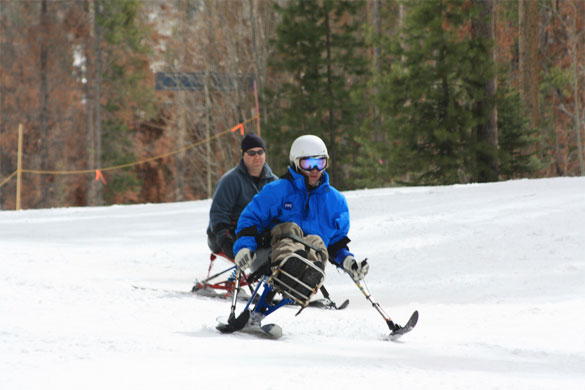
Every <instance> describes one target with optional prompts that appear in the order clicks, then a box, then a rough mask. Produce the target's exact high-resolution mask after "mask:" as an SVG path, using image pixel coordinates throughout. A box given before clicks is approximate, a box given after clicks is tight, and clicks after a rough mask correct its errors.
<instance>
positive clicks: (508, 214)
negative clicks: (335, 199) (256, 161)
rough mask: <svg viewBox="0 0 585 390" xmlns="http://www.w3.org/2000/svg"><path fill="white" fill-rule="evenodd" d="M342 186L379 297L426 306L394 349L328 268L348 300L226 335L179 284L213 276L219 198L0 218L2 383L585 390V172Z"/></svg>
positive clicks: (358, 297)
mask: <svg viewBox="0 0 585 390" xmlns="http://www.w3.org/2000/svg"><path fill="white" fill-rule="evenodd" d="M345 196H346V197H347V201H348V203H349V208H350V213H351V221H352V226H351V230H350V238H351V240H352V241H351V243H350V249H351V250H352V251H353V252H354V253H355V254H356V257H357V258H358V259H362V258H365V257H367V258H368V261H369V262H370V265H371V266H370V273H369V274H368V276H367V278H366V283H367V286H368V288H369V290H370V292H371V293H372V296H373V298H374V299H375V300H376V301H378V302H379V303H380V305H381V307H382V308H383V309H384V310H385V311H386V312H387V313H388V314H389V315H390V316H391V317H392V319H393V320H394V321H395V322H397V323H399V324H402V323H404V322H405V321H406V320H407V319H408V317H409V316H410V314H411V313H412V312H413V311H414V310H415V309H417V310H419V312H420V320H419V323H418V326H417V327H416V328H415V329H414V330H413V331H412V332H411V333H409V334H408V335H405V336H404V337H403V338H402V339H401V340H400V341H399V342H392V341H388V340H387V336H388V334H389V329H388V327H387V326H386V323H385V321H384V319H383V318H382V317H381V316H380V315H379V313H378V312H377V311H375V309H374V308H373V307H372V305H371V304H370V303H369V302H368V301H367V300H366V299H365V297H364V296H363V295H362V293H361V292H360V291H359V290H358V289H357V287H356V286H355V284H353V283H352V281H351V280H350V279H349V277H348V276H347V275H345V274H344V273H343V272H340V271H338V270H336V269H335V267H333V266H332V265H331V264H330V265H328V268H327V277H326V281H325V285H326V287H327V289H328V290H329V292H330V294H331V297H332V299H333V300H334V301H337V302H338V303H341V302H343V300H345V299H349V300H350V304H349V306H348V308H347V309H345V310H341V311H331V310H320V309H314V308H308V309H306V310H304V311H303V312H302V313H301V314H300V315H298V316H295V314H296V312H297V310H296V309H294V308H292V307H285V308H282V309H280V310H278V311H276V312H275V313H274V314H272V315H270V316H269V317H268V318H267V319H266V320H265V322H274V323H278V324H280V325H281V326H282V328H283V331H284V333H283V337H282V338H281V339H280V340H266V339H258V338H256V337H254V336H251V335H246V334H230V335H223V334H220V333H219V332H218V331H217V330H216V329H215V326H216V318H217V317H220V316H227V315H228V313H229V310H230V304H231V302H230V301H228V300H220V299H214V298H205V297H200V296H193V295H190V294H181V293H179V292H173V291H189V290H190V289H191V287H192V285H193V281H194V280H195V279H197V278H199V279H202V278H204V277H205V276H206V275H207V268H208V265H209V251H208V248H207V245H206V236H205V229H206V226H207V221H208V212H209V206H210V201H209V200H204V201H194V202H183V203H170V204H145V205H132V206H112V207H96V208H62V209H48V210H27V211H18V212H16V211H2V212H0V389H3V390H13V389H27V390H30V389H59V390H66V389H72V390H73V389H74V390H79V389H84V390H90V389H99V390H105V389H139V390H149V389H157V390H160V389H180V390H187V389H294V390H304V389H317V388H320V389H373V388H384V389H433V390H439V389H450V390H451V389H466V390H469V389H474V390H477V389H506V390H510V389H526V390H535V389H555V390H556V389H563V390H568V389H578V390H582V389H585V178H556V179H539V180H518V181H509V182H500V183H490V184H474V185H456V186H444V187H417V188H391V189H375V190H361V191H352V192H346V193H345ZM221 266H223V265H222V264H219V265H216V267H220V268H221ZM226 266H227V264H226ZM220 268H216V269H220ZM133 286H141V287H147V289H136V288H134V287H133ZM238 307H239V308H240V309H241V308H242V307H243V303H238Z"/></svg>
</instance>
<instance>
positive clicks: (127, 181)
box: [96, 0, 154, 203]
mask: <svg viewBox="0 0 585 390" xmlns="http://www.w3.org/2000/svg"><path fill="white" fill-rule="evenodd" d="M98 4H99V6H100V9H99V12H97V13H96V17H97V22H98V24H99V26H100V28H101V29H102V35H103V40H104V43H103V45H102V55H103V58H104V66H103V74H102V92H103V94H102V99H103V100H105V104H103V110H102V112H103V113H104V115H103V117H102V128H103V134H102V143H103V149H102V155H101V158H102V166H104V167H108V166H116V165H121V164H124V163H128V162H132V161H136V155H135V154H134V143H133V136H134V134H133V130H134V126H135V123H136V119H137V118H140V120H142V121H146V120H148V119H149V118H150V116H151V115H152V112H154V109H153V102H154V95H153V92H152V88H151V87H150V85H149V83H147V82H145V77H146V72H147V71H148V58H147V54H148V52H149V48H148V46H146V44H145V41H146V40H145V37H146V33H147V31H146V30H145V28H144V26H143V25H141V24H140V22H139V19H138V11H139V7H140V2H139V1H138V0H117V1H104V2H99V3H98ZM140 185H141V183H140V180H139V178H138V177H137V175H136V172H135V171H134V170H128V169H124V170H114V171H111V174H110V175H109V180H108V183H107V185H106V186H105V188H104V198H105V200H106V202H107V203H120V202H132V201H134V198H135V195H130V194H131V193H133V194H135V193H136V192H137V191H138V190H139V186H140Z"/></svg>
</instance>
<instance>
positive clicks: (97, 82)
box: [93, 0, 104, 205]
mask: <svg viewBox="0 0 585 390" xmlns="http://www.w3.org/2000/svg"><path fill="white" fill-rule="evenodd" d="M100 12H101V0H94V19H93V20H94V22H93V27H94V58H95V66H94V76H93V82H94V102H95V117H94V131H95V157H96V163H95V166H96V169H101V168H102V117H101V111H102V110H101V106H102V104H101V96H102V95H101V85H102V65H103V64H102V49H101V30H100V29H101V28H100V26H99V23H98V17H99V15H100ZM95 185H96V186H97V189H96V204H97V205H103V204H104V189H103V183H102V182H101V181H99V180H98V181H96V182H95Z"/></svg>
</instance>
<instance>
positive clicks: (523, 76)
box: [518, 0, 540, 128]
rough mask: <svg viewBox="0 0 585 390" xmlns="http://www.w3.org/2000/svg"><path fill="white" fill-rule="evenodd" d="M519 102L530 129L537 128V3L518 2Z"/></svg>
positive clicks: (530, 0) (524, 0) (523, 0)
mask: <svg viewBox="0 0 585 390" xmlns="http://www.w3.org/2000/svg"><path fill="white" fill-rule="evenodd" d="M518 30H519V31H518V45H519V58H518V60H519V64H518V68H519V69H518V70H519V82H520V100H521V102H522V103H523V104H524V107H525V108H526V109H527V113H528V115H529V116H530V124H531V126H532V127H534V128H537V127H538V126H539V116H540V114H539V107H538V87H539V78H538V73H539V65H538V1H534V0H518Z"/></svg>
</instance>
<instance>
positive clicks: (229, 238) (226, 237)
mask: <svg viewBox="0 0 585 390" xmlns="http://www.w3.org/2000/svg"><path fill="white" fill-rule="evenodd" d="M216 241H217V243H218V244H219V247H220V248H221V251H222V252H223V253H224V254H225V255H226V256H227V257H229V258H230V259H233V258H234V242H236V240H235V239H234V236H233V235H232V233H230V231H229V230H228V229H224V230H220V231H219V232H218V233H217V238H216Z"/></svg>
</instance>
